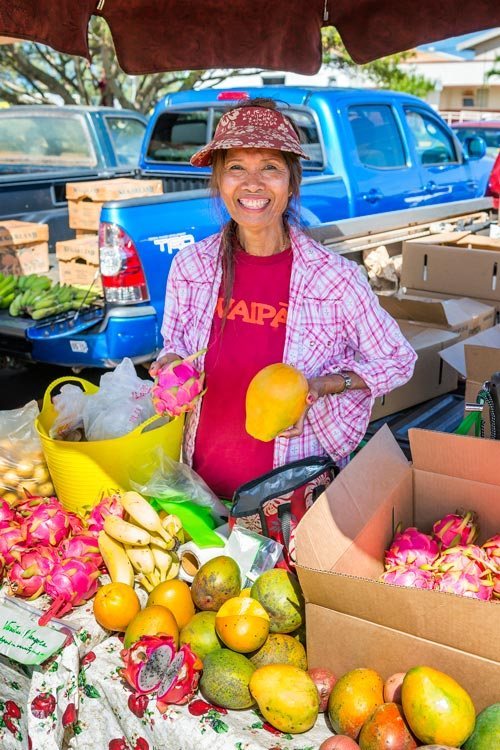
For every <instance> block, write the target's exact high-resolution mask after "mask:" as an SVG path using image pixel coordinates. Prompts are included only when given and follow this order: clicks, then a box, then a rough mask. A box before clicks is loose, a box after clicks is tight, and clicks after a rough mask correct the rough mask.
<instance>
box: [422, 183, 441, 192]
mask: <svg viewBox="0 0 500 750" xmlns="http://www.w3.org/2000/svg"><path fill="white" fill-rule="evenodd" d="M425 189H426V191H427V192H428V193H435V192H436V191H437V190H439V186H438V185H436V183H435V182H434V180H431V181H430V182H428V183H427V185H426V186H425Z"/></svg>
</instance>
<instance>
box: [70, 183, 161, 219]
mask: <svg viewBox="0 0 500 750" xmlns="http://www.w3.org/2000/svg"><path fill="white" fill-rule="evenodd" d="M161 193H163V183H162V181H161V180H135V179H132V178H130V177H117V178H115V179H111V180H92V181H89V182H68V183H66V198H67V199H68V214H69V226H70V227H71V228H72V229H77V230H79V231H82V230H84V231H97V230H98V228H99V218H100V215H101V208H102V206H103V203H105V202H106V201H113V200H128V199H130V198H140V197H146V196H149V195H160V194H161Z"/></svg>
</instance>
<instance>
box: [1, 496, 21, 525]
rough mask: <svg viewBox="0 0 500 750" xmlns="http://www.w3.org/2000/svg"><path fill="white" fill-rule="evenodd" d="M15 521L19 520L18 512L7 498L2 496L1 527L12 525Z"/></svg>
mask: <svg viewBox="0 0 500 750" xmlns="http://www.w3.org/2000/svg"><path fill="white" fill-rule="evenodd" d="M13 521H17V514H16V511H15V510H14V508H11V507H10V505H9V503H8V502H7V500H4V499H3V497H1V498H0V528H5V527H6V526H11V525H12V522H13Z"/></svg>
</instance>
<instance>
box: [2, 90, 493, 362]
mask: <svg viewBox="0 0 500 750" xmlns="http://www.w3.org/2000/svg"><path fill="white" fill-rule="evenodd" d="M254 96H270V97H273V98H275V99H277V100H278V101H279V103H280V106H282V107H283V109H284V110H286V112H287V114H289V115H290V116H291V117H292V118H293V119H294V121H295V122H296V124H297V126H298V128H299V131H300V134H301V140H302V143H303V147H304V149H305V150H306V151H307V153H308V154H309V156H310V160H309V161H307V162H304V176H303V184H302V190H301V219H302V222H303V224H304V225H306V226H308V227H310V228H311V231H312V232H313V233H315V235H316V236H318V237H320V238H321V239H323V240H325V239H328V237H329V236H330V234H331V233H333V234H334V235H335V234H337V235H338V233H339V232H340V233H345V232H346V231H347V229H346V228H344V229H343V228H342V226H343V225H345V227H347V225H348V226H349V232H351V233H352V232H354V233H359V231H360V230H361V227H363V226H364V227H366V230H365V231H369V227H368V226H367V224H366V218H368V219H369V220H370V221H371V222H373V218H374V215H381V216H385V217H389V216H390V217H392V218H391V221H392V222H393V223H394V224H396V225H398V226H401V225H404V224H408V225H409V224H412V223H415V222H417V221H418V218H416V217H417V215H421V216H422V215H423V214H425V213H426V212H427V214H428V213H429V211H430V212H431V214H432V215H433V216H434V217H436V218H437V217H439V216H446V214H447V210H449V211H451V212H452V213H453V211H454V212H455V214H457V213H459V212H460V211H462V212H466V211H467V207H468V206H469V205H470V201H474V199H477V198H480V197H481V196H484V194H485V191H486V187H487V182H488V177H489V173H490V171H491V166H492V162H491V160H489V159H487V158H486V157H485V144H484V142H483V141H482V139H480V138H477V137H472V138H470V139H468V140H466V141H465V142H464V143H463V144H460V142H459V141H458V139H457V138H456V137H455V135H454V134H453V133H452V132H451V130H450V129H449V128H448V126H447V125H446V124H445V123H444V122H443V121H442V120H441V118H440V117H439V115H438V114H437V113H436V112H435V111H434V110H433V109H432V108H431V107H429V106H428V105H427V104H425V103H424V102H422V101H421V100H420V99H417V98H415V97H412V96H408V95H404V94H396V93H392V92H377V91H371V90H364V89H359V90H358V89H339V88H312V87H307V88H290V87H280V86H273V87H264V88H259V89H248V90H246V91H240V90H238V91H236V90H230V89H226V90H220V89H219V90H214V89H206V90H201V91H186V92H179V93H176V94H171V95H168V96H167V97H165V99H163V100H162V101H161V102H160V103H159V104H158V105H157V107H156V109H155V112H154V114H153V115H152V117H151V118H150V120H149V124H148V128H147V131H146V134H145V138H144V142H143V146H142V153H141V157H140V173H139V174H138V175H137V176H138V179H140V177H141V176H142V177H155V178H161V179H162V180H163V186H164V195H162V196H154V197H148V198H140V199H132V200H127V201H114V202H109V203H106V204H105V205H104V206H103V209H102V212H101V225H100V242H99V244H100V258H101V274H102V281H103V288H104V294H105V300H106V305H105V307H104V309H102V310H96V311H93V312H91V313H88V314H86V315H81V316H78V318H77V320H75V319H69V320H58V321H54V322H51V323H49V324H44V325H36V326H33V323H32V322H31V321H23V322H21V321H17V325H18V328H17V337H18V342H17V343H18V344H19V338H20V337H24V338H25V340H26V350H27V354H28V356H30V357H31V358H32V359H33V360H35V361H41V362H48V363H52V364H61V365H66V366H70V367H75V368H84V367H103V368H105V367H112V366H114V365H115V364H116V363H117V362H118V361H120V360H121V359H122V358H123V357H124V356H128V357H131V358H132V359H133V360H134V361H136V362H141V361H142V362H147V361H148V360H151V359H152V358H154V356H155V353H156V351H157V350H158V348H159V347H160V346H161V335H160V326H161V320H162V315H163V304H164V292H165V284H166V280H167V276H168V271H169V268H170V263H171V260H172V257H173V255H174V254H175V253H176V252H178V251H179V250H180V249H182V248H183V247H184V246H186V245H188V244H190V243H192V242H194V241H196V240H199V239H202V238H203V237H206V236H207V235H209V234H211V233H213V232H214V231H217V229H218V228H219V226H220V224H221V220H223V218H224V217H221V216H219V215H218V213H217V211H216V210H215V209H214V206H213V204H212V201H211V199H210V196H209V192H208V190H207V185H208V179H209V169H195V168H192V167H191V166H190V164H189V157H190V156H191V154H192V153H194V152H195V151H196V150H198V148H199V147H200V146H201V145H203V144H205V143H206V142H207V141H208V140H210V138H211V136H212V133H213V132H214V129H215V127H216V125H217V122H218V119H219V118H220V116H221V114H222V113H223V112H224V111H225V110H226V109H227V108H228V106H231V104H233V103H234V101H235V100H240V99H242V98H249V97H254ZM443 204H447V205H443ZM457 207H458V208H457ZM388 212H389V213H388ZM429 215H430V214H429ZM363 217H365V220H364V222H363V221H362V220H363ZM353 222H354V226H353ZM356 222H358V225H357V227H356ZM359 222H362V223H359ZM11 333H12V329H10V330H9V323H8V321H6V320H5V318H3V319H2V318H1V317H0V349H1V348H3V349H4V351H5V346H7V349H8V346H9V339H10V340H11ZM6 341H7V344H6V343H5V342H6Z"/></svg>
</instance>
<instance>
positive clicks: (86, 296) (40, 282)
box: [0, 273, 99, 320]
mask: <svg viewBox="0 0 500 750" xmlns="http://www.w3.org/2000/svg"><path fill="white" fill-rule="evenodd" d="M97 297H99V294H98V293H97V292H92V291H89V290H87V289H80V288H78V287H75V286H72V285H71V284H60V283H59V282H57V283H56V284H53V283H52V280H51V279H50V278H49V277H48V276H40V275H38V274H36V273H32V274H29V275H28V276H12V275H8V276H5V275H4V274H0V310H7V309H8V311H9V314H10V315H12V316H13V317H18V316H20V315H27V316H29V317H31V318H32V319H33V320H41V319H43V318H47V317H49V316H50V315H56V314H59V313H62V312H68V311H69V310H79V309H83V308H86V307H90V305H92V304H93V303H94V302H95V301H96V299H97Z"/></svg>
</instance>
